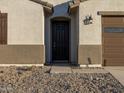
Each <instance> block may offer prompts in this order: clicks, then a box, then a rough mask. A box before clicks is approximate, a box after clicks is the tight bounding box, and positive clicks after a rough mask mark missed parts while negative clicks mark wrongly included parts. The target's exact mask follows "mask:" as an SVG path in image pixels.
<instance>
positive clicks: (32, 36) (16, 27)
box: [0, 0, 44, 45]
mask: <svg viewBox="0 0 124 93" xmlns="http://www.w3.org/2000/svg"><path fill="white" fill-rule="evenodd" d="M0 11H1V12H4V13H8V44H9V45H20V44H26V45H27V44H34V45H35V44H38V45H39V44H44V14H43V8H42V6H41V5H40V4H37V3H34V2H31V1H29V0H0Z"/></svg>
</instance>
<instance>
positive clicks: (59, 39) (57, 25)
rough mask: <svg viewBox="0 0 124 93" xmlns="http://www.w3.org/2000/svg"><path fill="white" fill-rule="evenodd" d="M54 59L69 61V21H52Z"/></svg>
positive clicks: (55, 60)
mask: <svg viewBox="0 0 124 93" xmlns="http://www.w3.org/2000/svg"><path fill="white" fill-rule="evenodd" d="M52 61H53V62H59V63H60V62H68V61H69V22H68V21H53V22H52Z"/></svg>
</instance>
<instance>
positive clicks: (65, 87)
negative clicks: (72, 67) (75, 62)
mask: <svg viewBox="0 0 124 93" xmlns="http://www.w3.org/2000/svg"><path fill="white" fill-rule="evenodd" d="M94 69H95V68H94ZM97 69H98V68H97ZM50 70H51V67H24V68H23V67H1V68H0V93H124V86H123V85H122V84H121V83H120V82H118V80H116V79H115V78H114V77H113V76H112V75H111V74H110V73H50Z"/></svg>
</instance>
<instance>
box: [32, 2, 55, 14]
mask: <svg viewBox="0 0 124 93" xmlns="http://www.w3.org/2000/svg"><path fill="white" fill-rule="evenodd" d="M30 1H32V2H35V3H38V4H41V5H42V6H43V8H44V10H45V11H46V12H48V13H50V14H51V13H53V4H51V3H48V2H45V1H41V0H30Z"/></svg>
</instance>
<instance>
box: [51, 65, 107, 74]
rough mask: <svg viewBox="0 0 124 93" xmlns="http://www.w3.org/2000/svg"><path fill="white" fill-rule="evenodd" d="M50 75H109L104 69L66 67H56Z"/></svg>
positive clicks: (52, 68)
mask: <svg viewBox="0 0 124 93" xmlns="http://www.w3.org/2000/svg"><path fill="white" fill-rule="evenodd" d="M50 73H108V71H106V70H104V69H103V68H85V67H84V68H81V67H72V66H69V65H68V66H66V65H63V66H62V65H54V66H52V67H51V71H50Z"/></svg>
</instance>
